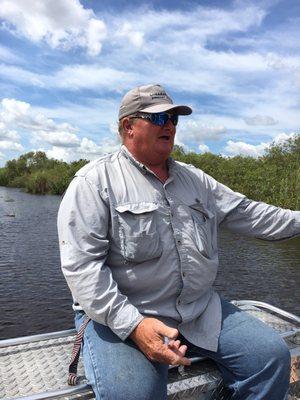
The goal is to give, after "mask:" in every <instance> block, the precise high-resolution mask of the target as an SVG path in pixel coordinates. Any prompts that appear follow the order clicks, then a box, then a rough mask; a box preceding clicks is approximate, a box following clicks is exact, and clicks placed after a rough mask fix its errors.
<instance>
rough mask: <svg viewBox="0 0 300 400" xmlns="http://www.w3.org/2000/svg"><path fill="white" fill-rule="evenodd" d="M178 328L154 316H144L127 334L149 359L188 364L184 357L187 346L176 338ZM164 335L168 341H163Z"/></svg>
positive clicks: (166, 362)
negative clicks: (171, 326)
mask: <svg viewBox="0 0 300 400" xmlns="http://www.w3.org/2000/svg"><path fill="white" fill-rule="evenodd" d="M177 336H178V330H177V329H174V328H170V327H169V326H167V325H165V324H164V323H162V322H161V321H159V320H158V319H156V318H144V319H143V320H142V321H141V322H140V323H139V324H138V326H137V327H136V328H135V329H134V331H133V332H132V333H131V334H130V335H129V337H130V339H131V340H133V341H134V342H135V344H136V345H137V346H138V347H139V349H140V350H141V351H142V352H143V353H144V354H145V356H146V357H147V358H149V360H150V361H158V362H161V363H165V364H170V365H190V364H191V362H190V360H189V359H188V358H186V357H184V356H185V353H186V350H187V346H185V345H181V343H180V340H176V338H177ZM165 337H167V338H168V339H169V343H165Z"/></svg>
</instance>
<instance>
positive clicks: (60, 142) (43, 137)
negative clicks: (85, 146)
mask: <svg viewBox="0 0 300 400" xmlns="http://www.w3.org/2000/svg"><path fill="white" fill-rule="evenodd" d="M36 139H38V140H40V141H44V142H46V143H49V144H52V145H53V146H56V147H78V146H79V144H80V140H79V139H78V137H77V136H76V135H75V134H74V133H70V132H66V131H56V132H45V131H38V132H37V133H36Z"/></svg>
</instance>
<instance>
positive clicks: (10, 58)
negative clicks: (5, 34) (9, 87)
mask: <svg viewBox="0 0 300 400" xmlns="http://www.w3.org/2000/svg"><path fill="white" fill-rule="evenodd" d="M0 60H2V61H5V62H9V63H13V62H22V60H21V58H20V57H18V56H17V55H16V54H14V53H13V52H12V51H11V50H10V49H8V48H7V47H5V46H1V45H0Z"/></svg>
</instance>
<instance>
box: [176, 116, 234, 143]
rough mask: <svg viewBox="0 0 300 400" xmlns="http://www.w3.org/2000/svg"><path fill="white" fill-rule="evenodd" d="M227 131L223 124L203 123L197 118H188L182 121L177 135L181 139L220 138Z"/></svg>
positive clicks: (201, 139) (202, 139)
mask: <svg viewBox="0 0 300 400" xmlns="http://www.w3.org/2000/svg"><path fill="white" fill-rule="evenodd" d="M226 132H227V130H226V128H225V127H224V126H223V125H209V124H203V122H200V121H199V120H189V121H187V122H185V123H184V125H183V126H182V128H181V129H180V131H179V132H178V136H179V137H180V139H181V140H182V141H186V140H194V141H204V140H221V139H222V136H223V135H224V134H225V133H226Z"/></svg>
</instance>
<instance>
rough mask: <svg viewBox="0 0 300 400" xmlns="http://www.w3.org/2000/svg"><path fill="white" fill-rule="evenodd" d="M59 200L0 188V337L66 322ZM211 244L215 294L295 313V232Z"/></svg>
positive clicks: (298, 263) (298, 277) (298, 258)
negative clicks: (281, 237) (282, 237)
mask: <svg viewBox="0 0 300 400" xmlns="http://www.w3.org/2000/svg"><path fill="white" fill-rule="evenodd" d="M60 200H61V197H60V196H37V195H30V194H27V193H24V192H21V191H20V190H19V189H13V188H4V187H0V309H1V319H0V320H1V323H0V339H7V338H13V337H17V336H24V335H31V334H37V333H44V332H51V331H56V330H62V329H68V328H72V327H73V312H72V308H71V295H70V292H69V289H68V287H67V285H66V283H65V281H64V278H63V276H62V273H61V270H60V261H59V250H58V239H57V231H56V215H57V210H58V207H59V203H60ZM219 249H220V251H219V253H220V269H219V273H218V276H217V280H216V283H215V287H216V289H217V290H218V292H219V293H220V294H221V295H223V296H224V297H226V298H228V299H256V300H260V301H265V302H268V303H270V304H273V305H275V306H277V307H281V308H283V309H285V310H287V311H290V312H292V313H295V314H298V315H299V314H300V302H299V300H300V294H299V293H300V291H299V283H300V238H299V237H298V238H295V239H292V240H289V241H284V242H276V243H272V242H265V241H261V240H256V239H251V238H247V237H240V236H239V235H236V234H233V233H230V232H227V231H221V232H220V237H219Z"/></svg>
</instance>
